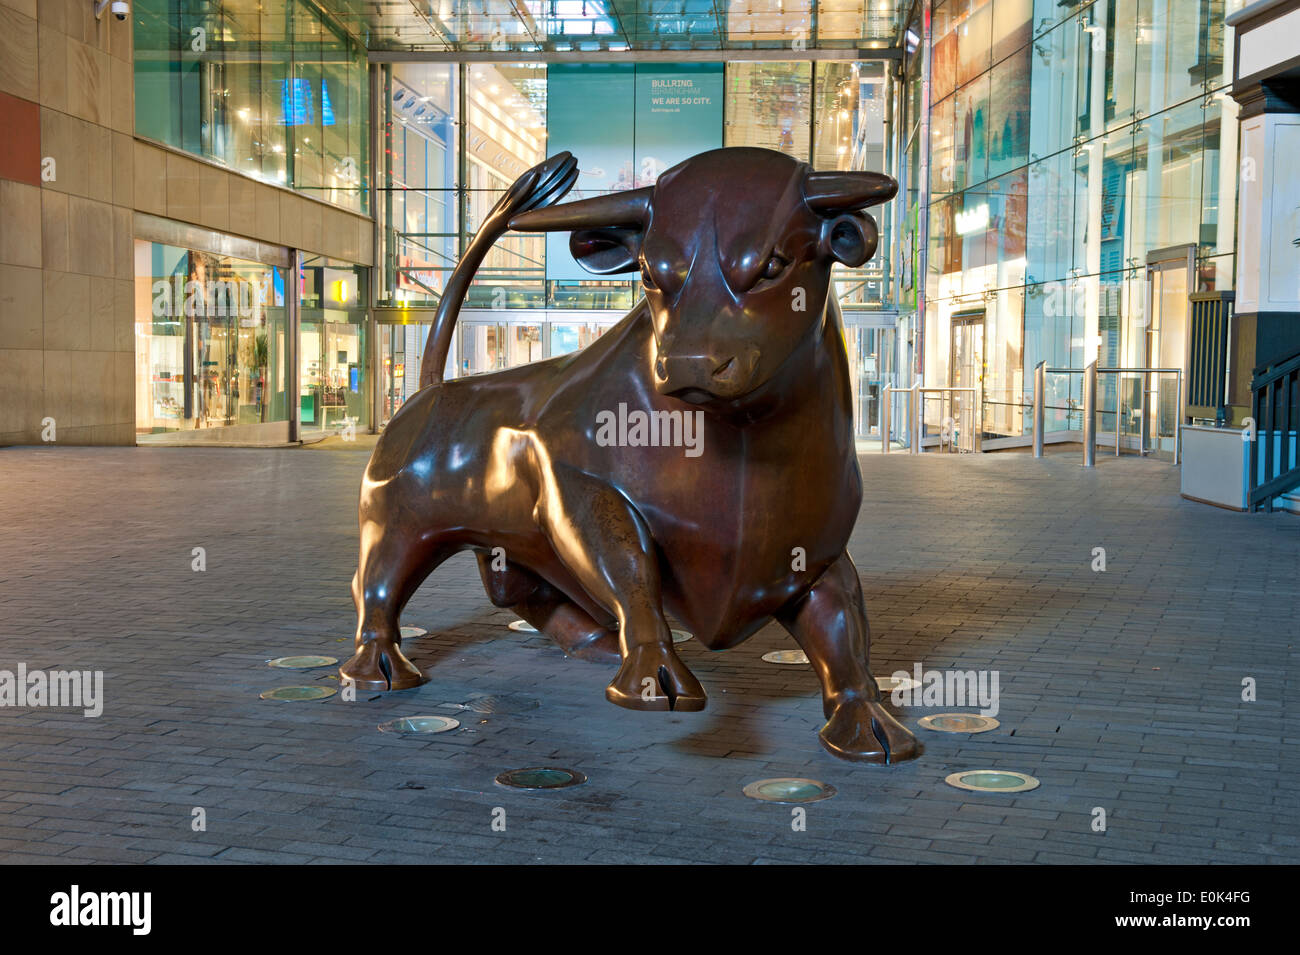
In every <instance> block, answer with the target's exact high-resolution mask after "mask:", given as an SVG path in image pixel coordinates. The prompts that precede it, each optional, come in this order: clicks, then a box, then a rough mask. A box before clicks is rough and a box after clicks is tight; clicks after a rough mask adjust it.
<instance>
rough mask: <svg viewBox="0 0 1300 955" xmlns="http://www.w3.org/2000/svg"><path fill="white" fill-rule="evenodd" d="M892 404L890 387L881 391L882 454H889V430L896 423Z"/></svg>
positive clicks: (887, 386) (886, 386)
mask: <svg viewBox="0 0 1300 955" xmlns="http://www.w3.org/2000/svg"><path fill="white" fill-rule="evenodd" d="M891 404H892V402H891V401H890V400H889V385H888V384H886V385H885V387H883V388H881V389H880V453H881V454H888V453H889V429H890V426H891V425H892V424H893V422H894V417H893V410H894V409H893V408H892V407H891Z"/></svg>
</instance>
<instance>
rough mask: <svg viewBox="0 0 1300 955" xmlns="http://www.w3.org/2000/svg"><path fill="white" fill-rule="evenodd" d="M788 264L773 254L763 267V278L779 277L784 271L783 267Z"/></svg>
mask: <svg viewBox="0 0 1300 955" xmlns="http://www.w3.org/2000/svg"><path fill="white" fill-rule="evenodd" d="M789 264H790V263H789V262H787V261H786V260H785V259H783V258H781V256H779V255H777V254H776V253H775V252H773V253H772V257H771V258H769V259H768V260H767V264H766V265H764V266H763V278H765V279H774V278H778V277H780V275H781V273H782V272H784V271H785V267H786V266H787V265H789Z"/></svg>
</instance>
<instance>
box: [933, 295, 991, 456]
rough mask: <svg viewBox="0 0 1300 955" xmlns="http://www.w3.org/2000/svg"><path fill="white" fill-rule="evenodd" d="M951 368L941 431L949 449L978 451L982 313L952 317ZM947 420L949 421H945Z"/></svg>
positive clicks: (980, 404)
mask: <svg viewBox="0 0 1300 955" xmlns="http://www.w3.org/2000/svg"><path fill="white" fill-rule="evenodd" d="M949 354H950V355H951V358H952V365H951V368H950V369H949V379H948V380H949V381H950V382H951V383H952V387H954V388H973V389H974V391H973V392H972V391H955V392H953V393H952V396H951V398H950V399H949V400H948V401H947V403H946V409H947V410H946V411H945V413H944V414H943V416H942V417H943V418H944V419H945V420H944V421H943V424H944V428H945V429H946V430H948V433H949V435H950V436H951V447H952V448H953V449H955V450H958V451H977V450H979V442H978V432H979V431H980V429H981V428H982V427H983V414H982V408H983V406H984V312H983V311H980V312H967V313H959V314H956V315H954V316H953V317H952V351H951V352H950V353H949ZM946 419H951V420H950V421H949V420H946Z"/></svg>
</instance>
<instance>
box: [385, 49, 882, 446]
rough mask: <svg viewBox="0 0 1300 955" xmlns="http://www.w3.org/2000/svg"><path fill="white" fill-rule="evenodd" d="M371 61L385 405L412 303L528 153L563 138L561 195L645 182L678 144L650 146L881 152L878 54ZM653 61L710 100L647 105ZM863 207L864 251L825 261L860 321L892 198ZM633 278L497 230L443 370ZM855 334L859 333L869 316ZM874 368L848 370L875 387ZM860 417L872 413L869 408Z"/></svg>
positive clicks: (547, 327) (855, 157)
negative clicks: (570, 178) (869, 212)
mask: <svg viewBox="0 0 1300 955" xmlns="http://www.w3.org/2000/svg"><path fill="white" fill-rule="evenodd" d="M378 69H379V84H380V90H381V93H380V102H381V103H382V104H383V105H382V114H381V116H380V117H379V122H380V136H381V149H380V154H379V167H378V172H379V177H378V187H377V191H376V212H377V215H378V218H379V222H380V259H381V261H382V263H383V265H382V269H381V270H380V273H381V274H379V275H378V276H377V281H378V282H379V287H378V289H377V300H378V302H379V304H380V305H381V307H382V308H383V312H382V317H381V322H382V321H385V320H388V321H394V322H395V323H396V324H394V325H393V326H392V327H391V328H387V329H385V330H382V331H381V332H380V338H379V342H378V345H379V351H380V354H381V357H380V367H381V374H382V375H383V376H384V378H383V382H382V385H381V389H380V390H381V393H382V395H383V398H382V404H383V411H384V415H388V414H391V413H392V411H393V410H395V409H396V407H399V406H400V403H401V401H403V400H405V398H406V397H409V395H410V394H412V393H414V391H415V388H416V384H417V381H418V375H417V373H416V372H417V370H418V368H419V358H420V357H421V356H422V354H423V348H424V344H425V341H426V338H427V334H428V317H427V315H428V313H424V312H422V310H424V309H431V308H434V307H436V305H437V302H438V300H439V297H440V295H441V292H442V289H443V287H444V286H445V283H446V280H447V277H448V275H449V274H450V272H451V270H452V269H453V268H454V267H455V265H456V261H457V259H458V258H459V255H460V252H461V250H462V249H463V248H464V247H465V245H466V244H467V243H468V241H469V239H470V238H471V237H472V235H473V233H474V232H475V230H477V228H478V226H479V223H480V222H481V221H482V219H483V216H484V215H485V214H486V212H487V211H488V210H489V209H490V208H491V207H492V205H493V204H494V203H495V202H496V201H497V199H498V198H499V197H500V195H501V193H502V192H503V191H504V190H505V189H506V188H507V187H508V186H509V184H510V183H511V182H512V181H513V180H514V179H515V178H516V177H517V176H519V175H520V174H521V173H522V172H524V171H525V170H526V169H528V168H530V167H531V166H533V165H535V164H536V163H538V162H540V161H541V159H543V158H544V157H545V156H547V155H549V154H552V153H555V152H557V151H559V150H562V149H569V150H571V151H572V152H573V153H574V154H575V155H576V156H577V157H578V159H579V161H580V163H581V164H582V165H581V167H580V168H581V174H580V176H579V181H578V184H577V185H576V186H575V188H574V190H573V192H572V193H571V194H570V196H569V198H570V199H576V198H581V197H582V196H585V195H594V194H598V193H600V192H607V191H613V190H616V189H626V188H635V187H638V186H641V185H646V184H648V183H651V182H653V181H654V179H655V177H656V176H657V175H658V173H659V172H661V171H662V169H664V168H667V166H669V165H671V164H672V163H673V162H675V161H677V160H676V159H670V158H665V157H671V156H673V155H674V154H675V153H681V158H685V156H686V155H689V154H692V153H694V152H699V151H701V150H703V149H708V148H715V147H717V146H723V145H726V146H761V147H764V148H769V149H777V150H780V151H782V152H785V153H787V154H789V155H791V156H794V157H796V158H798V159H800V160H803V161H809V159H810V158H811V159H813V160H814V161H815V163H816V165H817V168H821V169H885V168H888V164H889V162H890V161H891V158H892V157H891V146H890V137H889V129H890V122H891V118H892V109H891V106H890V98H891V97H892V95H893V82H892V79H891V77H890V75H889V72H888V70H887V69H886V67H885V64H884V63H883V62H880V61H861V62H858V61H852V60H843V61H828V62H817V63H811V62H808V61H793V60H792V61H762V62H728V63H725V64H724V63H721V62H719V63H712V64H709V63H691V64H678V65H673V64H659V63H655V64H608V63H601V64H570V63H562V64H555V63H553V64H549V65H548V64H546V63H540V62H519V63H506V62H492V63H468V64H443V63H394V64H391V65H387V64H385V65H381V66H380V67H378ZM663 77H670V78H672V79H673V80H674V81H676V82H683V81H689V82H690V83H692V84H695V85H696V86H697V89H696V92H697V93H701V92H702V93H703V95H699V96H696V97H695V99H696V100H701V101H702V100H707V101H708V102H707V104H706V105H707V106H708V107H709V109H707V110H705V111H703V112H702V113H700V112H697V113H694V114H690V115H687V116H683V115H681V114H677V113H669V114H667V115H665V116H664V118H663V119H660V118H659V117H658V116H657V115H656V114H657V113H659V112H662V110H660V108H659V104H657V103H656V102H655V100H654V95H655V94H654V90H655V88H656V87H655V86H654V85H653V83H654V82H655V81H656V80H658V79H661V78H663ZM714 84H716V95H715V86H714ZM719 98H720V100H721V102H720V103H719V102H714V100H716V99H719ZM462 114H463V115H464V116H465V118H466V119H465V122H464V123H463V124H462V123H461V117H462ZM593 116H595V117H599V120H598V121H596V122H593ZM814 117H817V118H816V121H814ZM462 182H463V183H464V184H465V188H461V187H460V184H461V183H462ZM873 212H874V213H876V217H877V220H878V223H879V225H880V230H881V234H882V240H881V244H880V250H879V252H878V253H877V256H876V257H875V258H874V259H873V260H872V261H871V262H870V263H868V265H867V266H866V267H865V268H863V269H855V270H839V271H838V272H837V274H836V278H837V289H838V292H839V295H840V300H841V303H842V305H843V307H844V308H845V309H846V312H847V313H848V315H849V318H848V323H849V324H851V325H852V324H853V323H854V321H855V319H854V315H855V314H856V313H857V312H860V311H864V310H865V311H868V312H870V313H872V319H871V320H872V321H873V322H874V321H876V317H878V313H879V312H881V311H882V310H883V309H885V307H886V305H887V296H888V281H887V276H888V270H889V259H890V254H889V239H888V236H889V226H890V221H891V212H890V207H889V206H886V207H884V209H883V210H873ZM640 294H641V290H640V283H639V280H638V278H637V277H635V276H627V277H622V276H614V277H612V278H608V279H606V278H601V277H598V276H594V275H591V274H589V273H587V272H586V271H585V270H583V269H581V268H580V267H579V266H577V265H576V264H575V263H573V262H572V260H571V259H570V258H569V256H568V253H567V236H562V235H561V236H551V237H547V236H544V235H520V234H514V233H511V234H507V235H506V236H505V237H503V238H502V239H501V240H500V241H499V242H498V243H497V245H496V246H495V247H494V248H493V250H492V251H491V252H490V253H489V255H488V257H487V259H486V260H485V262H484V263H483V266H482V267H481V268H480V270H479V272H478V274H477V276H476V278H475V281H474V284H473V285H472V287H471V289H470V293H469V296H468V299H467V302H466V309H465V311H464V312H463V313H462V316H461V321H460V324H459V326H458V329H457V340H456V341H455V343H454V344H453V348H452V352H451V355H450V356H449V359H448V367H447V369H446V372H445V374H446V376H447V377H453V376H457V375H465V374H476V373H480V372H483V371H491V370H495V369H498V368H506V367H510V366H512V365H515V364H519V363H521V362H523V361H528V360H535V359H537V358H538V357H543V356H550V355H558V354H563V353H564V352H566V351H569V350H572V349H573V348H576V347H580V345H581V344H586V343H587V342H588V341H590V340H592V339H593V338H594V337H595V336H597V335H599V334H600V333H601V332H602V331H604V329H606V328H608V327H609V325H610V324H612V323H613V322H614V321H616V320H617V319H618V318H620V317H621V316H622V314H623V313H624V312H626V311H627V310H628V309H630V308H631V307H632V305H633V304H635V302H636V300H637V299H638V298H639V297H640ZM389 309H393V310H395V311H389ZM422 315H423V317H422ZM854 334H855V335H856V334H857V332H856V330H855V331H854ZM864 334H865V333H864ZM866 337H869V338H871V340H872V342H873V347H874V342H875V340H876V336H875V333H874V332H872V333H870V334H869V335H866ZM864 340H865V339H864ZM867 354H868V352H864V353H863V356H864V361H865V360H866V355H867ZM855 356H856V352H855ZM854 360H855V368H857V367H858V366H857V364H856V362H857V359H856V357H855V359H854ZM873 361H874V359H873ZM894 364H895V363H894V361H893V359H892V356H890V359H889V360H888V361H887V362H883V363H878V364H876V365H875V366H874V367H878V368H880V367H884V368H889V369H890V371H889V374H890V375H892V374H893V368H894ZM872 374H876V373H875V372H872ZM890 381H891V383H892V378H891V379H890ZM880 384H881V382H879V381H875V382H874V383H872V384H869V385H867V386H865V387H867V389H868V391H870V392H871V393H872V394H876V393H878V390H879V387H880ZM872 400H875V399H872ZM861 420H862V422H863V427H864V428H871V427H874V420H875V419H874V418H871V417H869V416H862V417H861ZM864 433H865V432H864Z"/></svg>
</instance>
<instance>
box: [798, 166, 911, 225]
mask: <svg viewBox="0 0 1300 955" xmlns="http://www.w3.org/2000/svg"><path fill="white" fill-rule="evenodd" d="M897 192H898V183H897V182H895V181H894V179H893V177H891V176H886V175H885V174H884V173H880V172H810V173H808V175H807V176H805V177H804V182H803V198H804V201H805V202H807V203H808V206H809V207H810V208H811V209H813V211H815V212H820V213H824V214H829V215H834V214H836V213H839V212H853V211H854V210H856V209H865V208H866V207H867V206H874V205H876V204H877V203H880V202H888V201H889V200H890V199H892V198H894V194H895V193H897Z"/></svg>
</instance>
